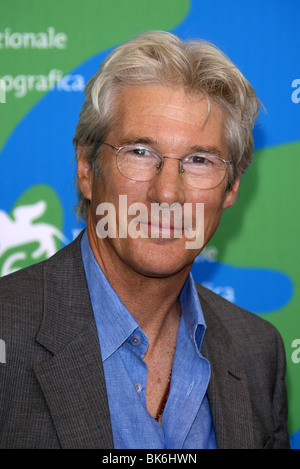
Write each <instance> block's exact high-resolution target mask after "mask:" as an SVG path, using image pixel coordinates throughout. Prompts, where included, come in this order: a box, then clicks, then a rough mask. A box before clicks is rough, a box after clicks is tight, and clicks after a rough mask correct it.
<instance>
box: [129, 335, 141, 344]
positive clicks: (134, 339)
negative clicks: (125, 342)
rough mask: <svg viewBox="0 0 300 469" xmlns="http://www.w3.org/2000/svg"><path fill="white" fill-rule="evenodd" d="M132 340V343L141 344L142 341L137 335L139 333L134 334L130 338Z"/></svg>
mask: <svg viewBox="0 0 300 469" xmlns="http://www.w3.org/2000/svg"><path fill="white" fill-rule="evenodd" d="M130 342H131V344H132V345H135V346H136V345H140V343H141V339H140V338H139V337H138V336H137V335H133V336H132V337H131V338H130Z"/></svg>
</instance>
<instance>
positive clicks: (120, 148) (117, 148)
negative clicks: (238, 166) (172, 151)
mask: <svg viewBox="0 0 300 469" xmlns="http://www.w3.org/2000/svg"><path fill="white" fill-rule="evenodd" d="M99 143H100V145H107V146H108V147H110V148H113V149H114V150H117V152H116V160H117V158H118V153H119V152H120V151H121V150H122V149H123V148H127V147H131V146H134V145H138V144H130V145H123V146H121V147H116V146H115V145H112V144H111V143H107V142H102V141H99ZM141 146H142V147H144V148H148V149H149V150H152V151H153V152H154V153H155V154H156V155H157V156H158V157H159V158H160V159H161V163H160V164H159V165H156V168H157V169H158V170H159V171H161V170H162V168H163V164H164V160H165V159H170V160H177V161H179V173H180V174H183V173H184V172H185V169H184V168H183V166H182V161H183V160H184V159H185V158H188V157H189V156H193V154H192V153H191V155H187V156H186V157H183V158H176V157H175V156H162V155H161V154H160V153H158V151H156V150H154V149H153V148H151V147H148V146H147V145H143V144H141ZM207 154H209V155H210V156H213V157H214V158H217V159H218V160H220V161H222V162H223V163H224V165H225V174H224V178H225V175H226V170H227V168H228V167H229V166H231V165H232V163H233V161H232V160H225V159H224V158H222V157H221V156H218V155H213V154H211V153H207ZM117 167H118V165H117ZM118 170H119V171H120V169H119V167H118ZM120 173H121V171H120ZM121 174H122V173H121ZM122 176H124V174H122ZM124 177H126V178H127V176H124ZM154 178H155V176H153V178H150V179H147V180H145V181H144V182H146V181H151V180H152V179H154ZM128 179H131V178H128ZM132 180H133V181H137V182H143V181H139V180H138V179H132ZM223 181H224V179H222V181H220V182H219V184H217V185H216V186H214V187H211V188H208V187H206V188H203V189H201V188H199V189H201V190H207V189H215V188H216V187H218V186H219V185H220V184H222V182H223ZM186 184H187V183H186ZM188 185H189V184H188ZM189 187H192V188H193V189H197V187H193V186H189ZM230 188H231V184H230V183H229V184H228V187H227V189H226V191H228V190H229V189H230Z"/></svg>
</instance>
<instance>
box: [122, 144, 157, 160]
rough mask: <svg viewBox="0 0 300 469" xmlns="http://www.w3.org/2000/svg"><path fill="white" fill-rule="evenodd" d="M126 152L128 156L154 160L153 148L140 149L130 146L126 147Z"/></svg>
mask: <svg viewBox="0 0 300 469" xmlns="http://www.w3.org/2000/svg"><path fill="white" fill-rule="evenodd" d="M124 150H125V151H126V154H128V156H131V157H144V158H145V157H148V158H153V157H154V154H153V150H151V148H147V147H139V146H135V145H133V146H128V147H125V149H124Z"/></svg>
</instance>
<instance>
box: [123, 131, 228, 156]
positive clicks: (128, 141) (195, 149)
mask: <svg viewBox="0 0 300 469" xmlns="http://www.w3.org/2000/svg"><path fill="white" fill-rule="evenodd" d="M120 143H121V146H124V145H136V144H141V145H149V146H152V145H156V146H159V143H158V142H157V141H156V140H153V139H152V138H149V137H142V136H135V137H130V138H124V139H123V140H122V141H121V142H120ZM192 153H210V154H212V155H216V156H220V157H222V152H221V151H220V149H219V148H218V147H216V146H214V145H193V146H192V147H190V150H189V151H188V152H187V154H189V155H190V154H192Z"/></svg>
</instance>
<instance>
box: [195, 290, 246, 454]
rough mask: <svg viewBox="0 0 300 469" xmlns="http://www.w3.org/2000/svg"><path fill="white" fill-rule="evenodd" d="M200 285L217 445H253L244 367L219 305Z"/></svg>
mask: <svg viewBox="0 0 300 469" xmlns="http://www.w3.org/2000/svg"><path fill="white" fill-rule="evenodd" d="M197 289H198V293H199V297H200V302H201V306H202V309H203V313H204V317H205V321H206V323H207V331H206V335H205V337H204V340H203V347H202V353H203V355H204V356H205V357H206V358H207V359H208V360H209V362H210V365H211V380H210V384H209V386H208V390H207V394H208V399H209V403H210V408H211V413H212V418H213V422H214V428H215V434H216V439H217V445H218V448H219V449H226V448H228V449H242V448H253V447H254V446H255V443H254V432H253V410H252V406H251V398H250V393H249V384H248V381H247V375H246V372H245V369H244V367H243V364H242V362H241V360H240V358H239V357H238V354H237V352H236V351H235V349H234V347H233V340H232V337H231V335H230V333H229V331H228V329H227V328H226V325H225V324H223V322H222V320H221V318H220V316H219V315H218V312H217V308H216V305H214V304H213V302H212V301H207V300H208V297H207V296H206V299H205V298H204V295H203V293H205V290H204V289H202V287H200V286H199V285H198V286H197Z"/></svg>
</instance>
